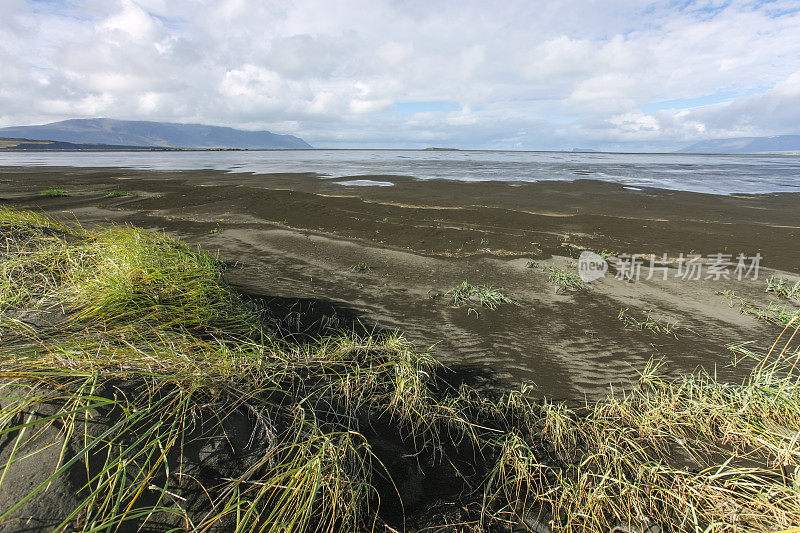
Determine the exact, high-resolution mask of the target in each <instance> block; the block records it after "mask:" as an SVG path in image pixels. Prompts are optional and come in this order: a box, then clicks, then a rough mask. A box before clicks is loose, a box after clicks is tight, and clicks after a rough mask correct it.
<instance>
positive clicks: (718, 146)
mask: <svg viewBox="0 0 800 533" xmlns="http://www.w3.org/2000/svg"><path fill="white" fill-rule="evenodd" d="M678 152H679V153H682V154H759V153H769V152H774V153H780V152H800V135H773V136H772V137H739V138H736V139H711V140H708V141H701V142H698V143H694V144H692V145H690V146H687V147H686V148H684V149H682V150H678Z"/></svg>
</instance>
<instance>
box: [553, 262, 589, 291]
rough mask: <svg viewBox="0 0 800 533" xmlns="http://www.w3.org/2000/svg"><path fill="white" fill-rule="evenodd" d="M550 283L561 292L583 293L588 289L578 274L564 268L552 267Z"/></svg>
mask: <svg viewBox="0 0 800 533" xmlns="http://www.w3.org/2000/svg"><path fill="white" fill-rule="evenodd" d="M550 283H552V284H553V285H555V287H556V292H559V291H581V290H583V289H585V288H586V283H585V282H584V281H583V280H582V279H581V277H580V276H579V275H578V274H575V273H574V272H569V271H567V270H564V269H563V268H558V267H550Z"/></svg>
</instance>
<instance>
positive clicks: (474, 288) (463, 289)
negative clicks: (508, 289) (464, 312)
mask: <svg viewBox="0 0 800 533" xmlns="http://www.w3.org/2000/svg"><path fill="white" fill-rule="evenodd" d="M446 294H449V295H450V301H451V302H452V304H453V305H463V304H466V303H470V302H477V303H478V305H480V306H482V307H487V308H489V309H491V310H493V311H494V310H495V309H497V306H498V305H500V304H512V305H519V303H517V302H516V301H514V300H512V299H511V298H509V297H508V296H506V295H505V294H503V293H502V292H500V291H499V290H498V289H495V288H494V287H491V286H489V285H473V284H471V283H469V282H468V281H467V280H464V281H462V282H461V284H460V285H458V286H456V287H453V288H452V289H450V290H449V291H447V293H446Z"/></svg>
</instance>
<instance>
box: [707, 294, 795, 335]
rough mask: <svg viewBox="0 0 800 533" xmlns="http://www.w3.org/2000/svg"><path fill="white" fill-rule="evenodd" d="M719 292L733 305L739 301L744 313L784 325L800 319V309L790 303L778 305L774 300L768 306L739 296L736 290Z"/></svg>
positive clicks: (740, 308)
mask: <svg viewBox="0 0 800 533" xmlns="http://www.w3.org/2000/svg"><path fill="white" fill-rule="evenodd" d="M718 294H721V295H722V296H725V297H727V298H728V302H729V304H730V306H731V307H733V306H734V305H735V304H736V303H738V304H739V310H740V311H741V312H742V313H744V314H746V315H751V316H754V317H756V318H758V319H760V320H764V321H765V322H769V323H771V324H775V325H776V326H781V327H784V326H786V325H788V324H791V323H793V322H794V321H795V320H797V319H800V309H797V308H792V307H790V306H788V305H777V304H774V303H772V302H770V303H768V304H767V305H766V306H762V305H757V304H754V303H752V302H750V301H748V300H747V299H745V298H742V297H741V296H738V295H737V294H736V292H734V291H732V290H724V291H720V292H719V293H718Z"/></svg>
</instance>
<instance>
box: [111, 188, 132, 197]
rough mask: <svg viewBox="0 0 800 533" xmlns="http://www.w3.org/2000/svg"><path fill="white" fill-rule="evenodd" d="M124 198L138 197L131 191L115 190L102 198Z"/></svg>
mask: <svg viewBox="0 0 800 533" xmlns="http://www.w3.org/2000/svg"><path fill="white" fill-rule="evenodd" d="M125 196H138V195H137V194H136V193H135V192H131V191H121V190H119V189H115V190H113V191H108V192H107V193H106V194H105V196H103V198H122V197H125Z"/></svg>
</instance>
